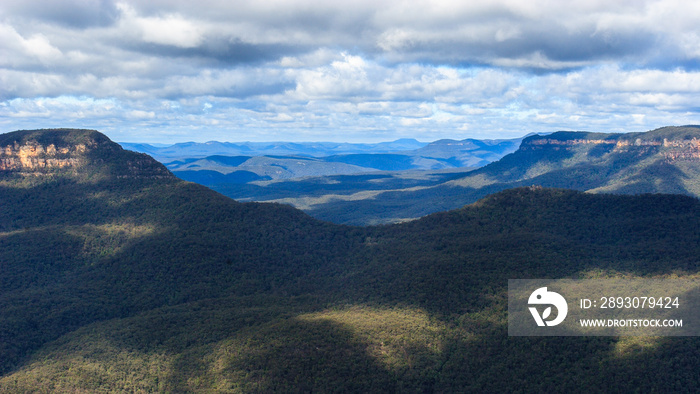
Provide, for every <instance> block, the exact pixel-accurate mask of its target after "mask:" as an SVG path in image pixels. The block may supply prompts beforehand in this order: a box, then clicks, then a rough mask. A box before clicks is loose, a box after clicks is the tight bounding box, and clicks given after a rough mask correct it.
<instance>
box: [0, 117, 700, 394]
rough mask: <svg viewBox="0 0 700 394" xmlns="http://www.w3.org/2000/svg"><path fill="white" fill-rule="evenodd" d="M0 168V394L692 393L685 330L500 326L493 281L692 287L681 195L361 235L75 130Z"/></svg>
mask: <svg viewBox="0 0 700 394" xmlns="http://www.w3.org/2000/svg"><path fill="white" fill-rule="evenodd" d="M557 140H558V139H557ZM563 141H569V140H568V139H564V140H563ZM673 141H676V140H673ZM586 144H590V143H586ZM550 145H552V146H551V148H553V147H554V145H556V144H554V143H552V144H550ZM534 146H541V145H538V144H534ZM563 146H569V145H566V144H565V145H563ZM640 146H641V144H640ZM559 151H562V150H559ZM562 152H563V151H562ZM671 152H675V151H673V150H671ZM540 153H541V152H536V151H535V154H537V155H539V154H540ZM564 153H565V152H564ZM564 153H563V154H564ZM564 156H566V154H564ZM672 157H676V159H677V158H678V156H676V153H672V154H671V155H670V156H669V158H672ZM0 163H3V167H2V169H0V201H1V202H2V203H1V204H0V268H1V269H0V392H13V393H14V392H330V391H335V392H337V391H346V392H409V391H421V392H516V391H517V392H552V391H555V392H558V391H564V392H578V391H581V388H582V387H584V388H590V387H594V388H595V387H604V388H605V390H607V391H613V392H634V391H638V392H667V391H684V390H685V391H689V392H696V391H698V389H700V375H698V373H697V371H698V368H699V367H700V360H699V359H698V354H700V340H698V338H697V337H687V338H663V337H662V338H658V337H642V338H635V337H531V338H528V337H509V336H508V330H507V320H508V314H507V307H508V305H507V304H508V303H507V283H508V279H511V278H545V277H552V278H563V277H568V278H593V277H596V278H600V277H620V278H637V277H647V278H649V277H653V278H663V277H667V276H672V277H680V278H692V277H695V278H696V277H697V275H698V270H700V265H699V262H698V258H697V256H698V255H699V254H700V244H699V243H698V239H699V238H700V201H699V200H698V199H696V198H692V197H687V196H679V195H641V196H620V195H607V194H605V195H597V194H588V193H580V192H575V191H569V190H560V189H542V188H538V187H524V188H516V189H512V190H507V191H503V192H500V193H497V194H494V195H490V196H488V197H487V198H485V199H482V200H480V201H479V202H478V203H476V204H473V205H469V206H465V207H462V208H460V209H458V210H455V211H450V212H443V213H437V214H433V215H429V216H427V217H425V218H422V219H419V220H414V221H411V222H408V223H403V224H397V225H391V226H378V227H367V228H361V227H351V226H341V225H334V224H330V223H324V222H321V221H318V220H315V219H313V218H311V217H309V216H308V215H306V214H304V213H302V212H300V211H299V210H296V209H294V208H291V207H288V206H283V205H280V204H261V203H239V202H236V201H233V200H231V199H229V198H226V197H224V196H222V195H220V194H218V193H215V192H213V191H212V190H210V189H207V188H205V187H202V186H200V185H196V184H193V183H189V182H183V181H181V180H179V179H177V178H175V177H174V176H172V175H171V174H170V173H169V172H168V171H167V169H165V167H163V166H162V165H161V164H159V163H157V162H156V161H155V160H152V159H150V158H149V157H147V156H145V155H142V154H136V153H133V152H129V151H125V150H123V149H121V148H120V147H119V146H117V145H116V144H114V143H112V142H111V141H109V140H108V139H107V138H106V137H104V136H102V135H100V134H99V133H96V132H92V131H80V130H41V131H25V132H15V133H8V134H4V135H1V136H0ZM461 178H463V177H461Z"/></svg>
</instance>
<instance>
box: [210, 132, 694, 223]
mask: <svg viewBox="0 0 700 394" xmlns="http://www.w3.org/2000/svg"><path fill="white" fill-rule="evenodd" d="M698 141H700V127H698V126H679V127H674V126H670V127H663V128H659V129H655V130H651V131H648V132H643V133H591V132H557V133H552V134H549V135H547V136H539V135H534V136H529V137H526V138H525V139H524V140H523V142H522V143H521V145H520V148H519V149H518V150H517V151H515V152H513V153H511V154H508V155H505V156H504V157H503V158H501V159H499V160H498V161H495V162H492V163H490V164H487V165H486V166H483V167H481V168H478V169H475V170H472V171H469V172H466V173H460V174H455V175H454V176H453V177H451V178H449V179H442V180H440V181H439V183H432V184H431V183H429V182H422V183H420V184H417V185H416V186H413V187H410V188H402V187H400V186H399V187H395V188H386V189H379V188H377V186H376V181H372V182H358V183H359V184H354V183H352V182H353V178H352V177H351V176H348V177H347V179H346V182H349V183H350V184H353V189H347V190H338V191H333V193H332V194H330V193H326V194H325V195H324V194H323V193H318V192H317V189H318V190H319V191H320V190H324V189H325V188H326V186H325V184H326V183H327V181H325V180H324V178H317V180H316V182H317V184H316V185H315V184H314V182H313V180H307V181H306V182H305V183H304V189H303V190H302V189H294V190H295V191H296V192H297V193H299V196H298V197H297V198H294V197H291V196H290V195H289V193H288V192H287V191H286V189H285V186H286V184H285V183H269V184H262V183H256V184H257V185H259V187H258V188H252V187H247V188H239V189H238V190H237V189H236V188H226V189H223V188H222V189H221V191H222V192H224V193H225V194H227V195H229V196H231V197H232V198H242V197H250V196H252V197H253V198H249V200H255V201H277V202H283V203H288V204H292V205H294V206H297V207H300V208H303V209H304V210H305V211H306V212H307V213H309V214H311V215H312V216H314V217H317V218H320V219H322V220H328V221H333V222H336V223H346V224H376V223H392V222H397V221H402V220H407V219H415V218H417V217H421V216H424V215H426V214H429V213H432V212H437V211H445V210H451V209H456V208H459V207H461V206H463V205H465V204H470V203H473V202H475V201H477V200H478V199H480V198H482V197H485V196H486V195H488V194H491V193H495V192H498V191H500V190H504V189H508V188H512V187H520V186H530V185H540V186H544V187H553V188H568V189H574V190H580V191H590V192H599V193H603V192H604V193H621V194H640V193H678V194H686V195H691V196H700V164H699V161H698V158H699V157H700V154H699V153H700V144H699V143H698ZM289 185H290V186H292V184H289ZM214 188H217V187H216V186H214ZM363 188H364V189H366V190H373V192H372V194H371V196H370V197H368V198H365V197H363V196H362V194H360V191H361V190H362V189H363ZM307 195H308V197H313V199H310V198H308V197H307ZM255 196H258V197H257V198H256V197H255Z"/></svg>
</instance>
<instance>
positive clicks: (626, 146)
mask: <svg viewBox="0 0 700 394" xmlns="http://www.w3.org/2000/svg"><path fill="white" fill-rule="evenodd" d="M557 134H558V133H557ZM557 134H554V135H552V136H548V137H531V138H529V139H526V140H525V141H523V144H522V146H521V149H522V150H525V151H540V150H576V149H587V148H593V147H600V148H602V149H604V150H605V151H607V152H608V153H638V154H649V153H651V154H660V155H661V156H662V157H663V159H664V161H665V162H667V163H673V162H677V161H689V162H700V131H698V137H692V138H689V136H685V137H686V138H660V137H658V133H656V135H653V134H651V135H644V134H647V133H643V134H641V135H639V136H633V135H629V134H620V135H614V134H608V135H605V136H602V137H601V136H600V135H598V134H588V135H586V133H577V134H578V135H577V137H578V138H566V137H567V135H566V134H569V133H562V134H560V135H557ZM552 137H554V138H552ZM562 137H563V138H562ZM582 137H583V138H582ZM635 137H636V138H635Z"/></svg>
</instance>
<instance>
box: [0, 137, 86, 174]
mask: <svg viewBox="0 0 700 394" xmlns="http://www.w3.org/2000/svg"><path fill="white" fill-rule="evenodd" d="M86 150H87V146H85V145H84V144H78V145H73V146H61V147H56V145H54V144H50V145H48V146H44V145H41V144H39V143H37V142H36V141H29V142H27V143H25V144H24V145H22V144H20V143H18V142H15V143H14V144H12V145H7V146H4V147H1V148H0V171H25V172H36V173H39V172H40V171H38V170H51V169H66V168H76V167H80V166H82V165H83V164H84V163H85V158H84V157H83V156H84V153H85V151H86Z"/></svg>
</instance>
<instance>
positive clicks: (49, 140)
mask: <svg viewBox="0 0 700 394" xmlns="http://www.w3.org/2000/svg"><path fill="white" fill-rule="evenodd" d="M3 173H4V174H6V175H7V174H15V175H22V176H42V175H49V174H70V175H82V176H87V177H94V176H96V175H101V176H113V177H116V178H169V177H172V178H174V176H173V175H172V173H171V172H170V171H168V169H167V168H165V167H164V166H163V165H161V164H160V163H158V162H157V161H155V160H154V159H152V158H151V157H150V156H148V155H145V154H141V153H135V152H130V151H126V150H124V149H122V148H121V147H120V146H119V145H118V144H116V143H114V142H112V141H111V140H110V139H109V138H107V137H106V136H105V135H103V134H101V133H99V132H97V131H94V130H75V129H48V130H21V131H15V132H11V133H6V134H1V135H0V174H3Z"/></svg>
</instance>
